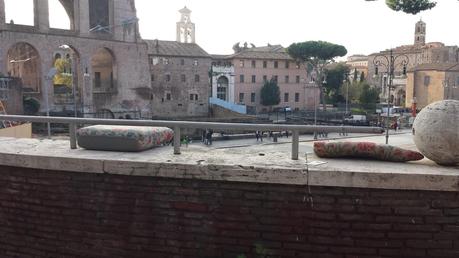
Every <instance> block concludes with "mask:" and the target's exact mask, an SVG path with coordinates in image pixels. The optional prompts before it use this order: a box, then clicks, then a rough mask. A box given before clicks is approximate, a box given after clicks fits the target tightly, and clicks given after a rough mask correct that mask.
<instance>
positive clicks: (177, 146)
mask: <svg viewBox="0 0 459 258" xmlns="http://www.w3.org/2000/svg"><path fill="white" fill-rule="evenodd" d="M180 137H181V136H180V127H178V126H176V127H174V154H175V155H180V154H181V152H180Z"/></svg>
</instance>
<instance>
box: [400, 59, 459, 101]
mask: <svg viewBox="0 0 459 258" xmlns="http://www.w3.org/2000/svg"><path fill="white" fill-rule="evenodd" d="M406 96H407V101H406V105H405V106H406V107H412V105H413V102H415V103H416V107H417V108H418V109H422V108H424V107H425V106H427V105H429V104H431V103H433V102H436V101H440V100H444V99H456V100H459V63H453V64H451V63H443V64H422V65H418V66H416V67H415V68H413V69H410V70H409V71H408V73H407V84H406Z"/></svg>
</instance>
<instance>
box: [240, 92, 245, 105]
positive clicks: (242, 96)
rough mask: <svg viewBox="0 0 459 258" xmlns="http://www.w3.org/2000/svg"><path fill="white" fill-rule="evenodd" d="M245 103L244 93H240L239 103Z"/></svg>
mask: <svg viewBox="0 0 459 258" xmlns="http://www.w3.org/2000/svg"><path fill="white" fill-rule="evenodd" d="M243 102H244V93H239V103H243Z"/></svg>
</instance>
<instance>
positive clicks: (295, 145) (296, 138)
mask: <svg viewBox="0 0 459 258" xmlns="http://www.w3.org/2000/svg"><path fill="white" fill-rule="evenodd" d="M299 142H300V132H299V131H292V160H298V151H299Z"/></svg>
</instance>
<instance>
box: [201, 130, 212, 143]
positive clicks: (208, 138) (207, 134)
mask: <svg viewBox="0 0 459 258" xmlns="http://www.w3.org/2000/svg"><path fill="white" fill-rule="evenodd" d="M213 134H214V131H213V130H212V129H206V130H203V131H202V138H201V141H202V142H203V143H204V144H205V145H212V135H213Z"/></svg>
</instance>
